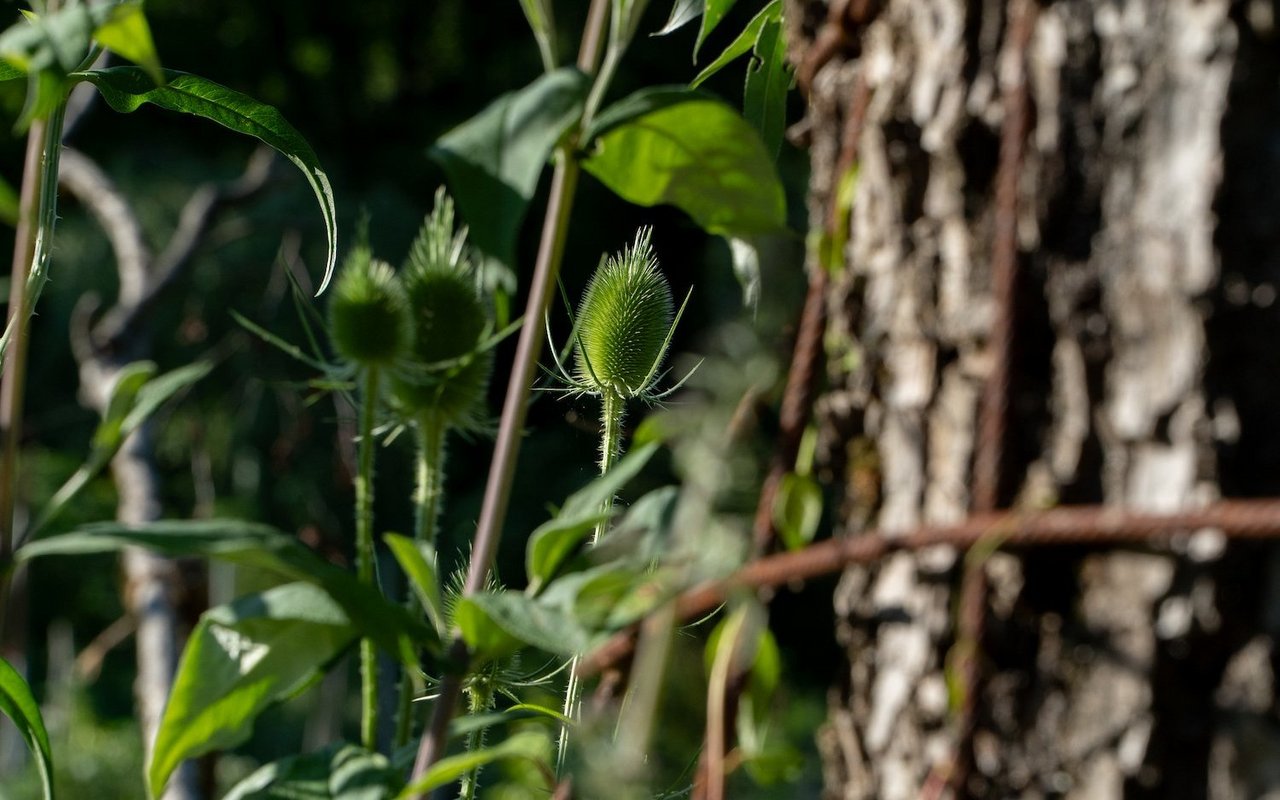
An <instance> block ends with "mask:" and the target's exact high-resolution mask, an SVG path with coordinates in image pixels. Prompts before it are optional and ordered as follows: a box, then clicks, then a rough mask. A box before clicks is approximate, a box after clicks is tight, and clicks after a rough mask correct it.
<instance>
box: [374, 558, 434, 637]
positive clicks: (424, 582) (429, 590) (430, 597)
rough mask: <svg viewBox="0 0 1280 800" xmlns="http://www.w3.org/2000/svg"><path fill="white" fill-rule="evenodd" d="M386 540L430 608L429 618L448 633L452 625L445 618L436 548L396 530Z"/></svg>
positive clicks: (426, 605) (410, 581) (425, 608)
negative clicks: (396, 532)
mask: <svg viewBox="0 0 1280 800" xmlns="http://www.w3.org/2000/svg"><path fill="white" fill-rule="evenodd" d="M382 539H383V541H385V542H386V543H387V547H388V548H389V549H390V550H391V554H392V555H393V556H395V557H396V561H398V562H399V563H400V568H401V569H403V570H404V574H405V575H406V576H408V578H409V585H410V586H412V587H413V591H414V593H415V594H416V595H417V596H418V600H419V602H421V603H422V607H423V609H424V610H426V612H427V618H428V619H430V620H431V624H432V625H434V626H435V629H436V631H437V632H439V633H440V634H441V635H442V636H443V635H444V634H445V633H447V632H448V625H447V623H446V621H445V611H444V601H443V600H442V599H441V595H440V576H439V573H438V571H437V569H436V552H435V548H433V547H432V546H431V545H430V544H428V543H426V542H415V541H414V540H413V539H410V538H409V537H407V536H400V535H399V534H395V533H388V534H387V535H385V536H383V537H382Z"/></svg>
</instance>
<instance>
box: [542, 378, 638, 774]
mask: <svg viewBox="0 0 1280 800" xmlns="http://www.w3.org/2000/svg"><path fill="white" fill-rule="evenodd" d="M601 401H602V408H601V410H600V428H601V432H600V474H601V475H608V474H609V470H611V469H613V465H614V463H616V462H617V460H618V457H619V456H621V455H622V419H623V416H624V415H625V414H626V402H627V401H626V400H624V399H623V398H622V396H621V395H619V394H618V393H617V392H611V391H607V390H606V391H605V392H604V394H603V395H602V396H601ZM601 510H602V511H603V512H604V513H605V515H606V519H602V520H601V521H600V523H599V524H598V525H596V530H595V533H593V534H592V535H591V543H592V544H595V543H596V542H598V541H600V537H602V536H604V533H605V530H606V529H607V528H608V527H609V520H608V518H607V517H608V515H609V513H610V512H611V511H613V498H612V497H609V498H608V499H607V500H605V501H604V505H603V507H602V508H601ZM581 693H582V685H581V681H580V679H579V677H578V657H577V656H574V657H573V659H571V660H570V661H569V682H568V684H567V685H566V686H565V688H564V712H563V713H564V715H565V716H566V717H568V719H569V720H570V722H572V721H573V720H576V719H577V718H578V706H579V695H580V694H581ZM570 722H565V723H563V724H562V725H561V726H560V738H559V740H558V741H557V742H556V774H557V775H560V774H561V773H563V772H564V762H565V758H566V756H567V755H568V752H569V724H570Z"/></svg>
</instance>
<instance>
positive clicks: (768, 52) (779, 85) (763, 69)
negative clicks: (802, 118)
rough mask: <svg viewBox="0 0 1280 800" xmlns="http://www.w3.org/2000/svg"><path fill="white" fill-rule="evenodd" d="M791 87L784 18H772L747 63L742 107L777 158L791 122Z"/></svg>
mask: <svg viewBox="0 0 1280 800" xmlns="http://www.w3.org/2000/svg"><path fill="white" fill-rule="evenodd" d="M790 89H791V70H790V69H789V68H788V66H787V43H786V39H785V38H784V37H783V33H782V22H781V21H780V20H772V21H769V22H766V23H765V24H764V27H762V28H761V29H760V36H759V38H758V39H756V46H755V57H754V58H752V59H751V64H750V65H748V66H747V86H746V90H745V92H744V93H743V101H742V110H743V116H745V117H746V118H747V121H748V122H750V123H751V124H752V125H754V126H755V129H756V130H757V131H759V132H760V138H761V140H763V141H764V146H765V149H766V150H768V151H769V153H770V154H771V155H772V156H773V158H774V159H775V160H776V159H777V158H778V151H779V150H780V149H781V148H782V133H783V129H784V128H785V127H786V124H787V92H788V91H790Z"/></svg>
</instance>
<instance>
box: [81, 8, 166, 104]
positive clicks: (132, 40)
mask: <svg viewBox="0 0 1280 800" xmlns="http://www.w3.org/2000/svg"><path fill="white" fill-rule="evenodd" d="M93 38H95V39H97V40H98V43H99V44H101V45H102V46H103V47H105V48H107V49H108V50H110V51H112V52H113V53H117V54H119V55H122V56H124V57H125V58H127V59H129V60H130V61H132V62H133V63H135V64H137V65H138V66H140V67H142V68H143V69H145V70H146V71H147V74H148V75H150V76H151V80H152V81H153V82H155V84H156V85H159V84H162V83H164V72H163V70H161V69H160V57H159V56H158V55H156V45H155V42H154V41H152V39H151V27H150V26H149V25H148V24H147V17H146V14H144V13H143V12H142V2H141V0H127V2H123V3H119V4H117V5H114V6H111V7H110V10H109V11H108V12H107V18H106V20H105V21H104V22H102V23H101V24H99V25H98V29H97V30H95V31H94V32H93Z"/></svg>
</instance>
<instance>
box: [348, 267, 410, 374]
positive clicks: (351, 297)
mask: <svg viewBox="0 0 1280 800" xmlns="http://www.w3.org/2000/svg"><path fill="white" fill-rule="evenodd" d="M412 328H413V321H412V319H411V317H410V314H409V300H408V297H407V296H406V294H405V289H404V286H403V285H401V283H400V279H399V278H398V277H397V276H396V273H395V270H394V269H392V268H391V265H390V264H388V263H386V262H385V261H380V260H378V259H376V258H374V257H373V255H372V253H371V252H370V251H369V248H368V247H367V246H363V245H362V246H360V247H357V248H356V249H355V250H354V251H352V253H351V254H350V255H349V256H348V257H347V259H346V261H345V262H344V264H343V266H342V271H341V273H340V274H339V276H338V281H337V283H336V284H335V285H334V288H333V296H332V298H331V299H330V300H329V331H330V335H331V337H332V339H333V345H334V348H335V349H336V350H337V351H338V355H339V356H341V357H342V358H343V359H345V360H346V361H349V362H351V363H353V364H357V365H359V366H362V367H386V366H390V365H391V364H392V363H393V362H395V360H396V359H398V358H400V357H401V356H403V355H404V354H405V352H406V350H407V348H408V346H409V342H410V339H411V338H412Z"/></svg>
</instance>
